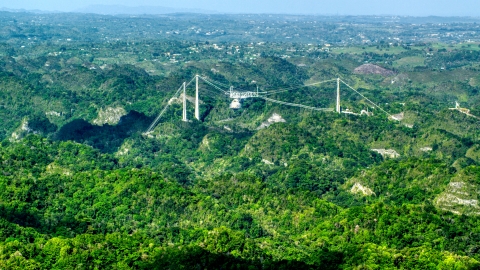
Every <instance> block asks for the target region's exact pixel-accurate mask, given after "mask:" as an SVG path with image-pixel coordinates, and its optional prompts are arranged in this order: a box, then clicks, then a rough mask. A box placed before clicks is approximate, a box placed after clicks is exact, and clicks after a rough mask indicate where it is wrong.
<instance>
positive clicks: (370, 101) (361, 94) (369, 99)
mask: <svg viewBox="0 0 480 270" xmlns="http://www.w3.org/2000/svg"><path fill="white" fill-rule="evenodd" d="M340 81H341V82H342V83H343V84H345V85H346V86H347V87H348V88H350V89H352V90H353V91H354V92H355V93H357V94H359V95H360V96H362V97H363V98H364V99H366V100H367V101H368V102H370V103H372V104H373V105H374V106H375V107H377V108H379V109H380V110H381V111H382V112H384V113H386V114H387V115H388V116H392V115H391V114H390V113H388V112H387V111H385V110H384V109H382V108H381V107H380V106H378V105H377V104H375V103H374V102H373V101H371V100H370V99H368V98H367V97H366V96H364V95H362V94H361V93H360V92H358V91H357V90H355V89H354V88H353V87H351V86H350V85H348V84H347V83H346V82H344V81H343V80H342V79H340Z"/></svg>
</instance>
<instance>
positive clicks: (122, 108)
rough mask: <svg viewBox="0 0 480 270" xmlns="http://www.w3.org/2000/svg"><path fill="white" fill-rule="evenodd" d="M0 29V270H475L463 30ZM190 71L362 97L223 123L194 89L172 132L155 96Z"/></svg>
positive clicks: (237, 113)
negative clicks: (196, 106)
mask: <svg viewBox="0 0 480 270" xmlns="http://www.w3.org/2000/svg"><path fill="white" fill-rule="evenodd" d="M2 14H5V16H3V17H2V19H0V26H1V27H2V28H1V29H2V31H0V35H1V36H2V37H4V42H2V43H0V55H1V57H2V61H1V62H0V119H1V121H0V139H1V144H0V268H1V269H77V268H78V269H109V268H114V269H397V268H399V269H478V268H480V244H479V243H480V219H479V216H480V205H479V203H478V202H479V200H480V120H479V118H478V116H480V98H479V97H480V96H479V94H478V91H479V87H480V73H479V68H480V66H479V65H480V58H479V51H480V49H479V46H478V43H474V42H468V43H462V42H460V37H464V38H471V39H472V40H475V38H476V37H477V36H476V35H475V34H472V33H475V31H477V30H475V29H476V28H478V26H477V24H476V23H471V20H473V19H469V18H464V19H462V20H464V21H463V23H457V22H454V21H453V22H452V21H449V20H454V19H452V18H450V19H444V20H445V22H446V23H444V24H441V25H437V23H438V21H437V20H441V19H440V18H428V19H423V20H424V21H422V19H419V18H399V19H398V20H399V21H397V22H388V23H387V22H384V21H383V20H388V18H383V19H382V18H380V19H379V18H368V17H357V18H337V19H336V18H333V17H301V16H300V17H299V16H295V17H288V16H287V17H282V16H280V15H279V16H273V17H270V18H271V19H261V18H259V17H256V16H254V15H252V16H253V17H249V16H247V15H245V16H243V15H242V16H241V15H232V16H227V15H218V16H213V15H212V16H213V17H208V18H206V17H205V16H203V15H198V16H196V15H185V14H179V15H172V16H170V15H168V16H163V17H161V18H159V17H156V16H150V17H140V18H127V17H121V16H117V17H105V16H100V15H79V14H75V15H71V16H70V17H69V18H68V19H69V20H66V17H65V16H66V15H65V14H56V15H45V14H41V15H38V14H37V15H34V14H23V13H2ZM46 18H49V19H50V20H49V21H48V22H45V20H46ZM165 18H169V20H168V21H165ZM212 18H213V22H212ZM317 19H318V21H315V20H317ZM283 20H284V22H283V23H284V26H283V28H282V27H279V26H278V25H277V26H275V27H274V25H276V24H278V23H279V22H281V21H283ZM338 20H340V21H342V20H343V21H342V22H341V23H340V22H339V21H338ZM418 20H420V21H418ZM456 20H460V18H457V19H456ZM314 21H315V23H314ZM432 22H436V24H433V23H432ZM62 23H64V25H63V24H62ZM145 23H150V26H152V25H156V26H158V27H159V29H157V30H156V31H158V32H159V33H154V32H152V31H151V30H148V31H147V30H146V29H144V28H143V27H144V26H140V25H146V24H145ZM192 23H194V24H196V25H197V26H195V27H194V28H192V26H191V25H190V24H192ZM70 24H75V25H76V26H77V27H70V26H72V25H70ZM259 25H262V27H263V28H265V29H267V28H268V29H270V30H268V31H267V32H268V33H267V32H264V33H261V32H262V31H261V30H255V31H259V32H258V33H256V32H255V33H254V30H252V29H259V28H257V27H259ZM234 26H235V27H234ZM365 26H368V28H366V29H368V31H367V30H365V34H364V37H360V36H357V34H358V33H356V32H355V31H357V30H358V29H359V28H358V27H365ZM396 26H399V27H398V28H402V27H403V28H402V30H401V31H400V30H399V32H397V35H398V36H395V38H396V39H393V40H395V42H389V41H388V39H386V38H378V37H386V36H388V35H391V33H392V31H391V29H392V28H397V27H396ZM137 27H138V29H136V28H137ZM208 27H214V28H212V29H210V28H208ZM160 28H161V29H160ZM197 28H198V29H203V30H201V31H200V30H198V29H197ZM220 28H224V30H219V29H220ZM317 28H321V29H322V30H321V31H324V32H325V33H330V34H329V35H327V36H325V37H324V39H325V40H322V42H330V43H331V45H330V44H329V46H326V45H325V44H323V43H318V42H317V43H315V44H312V43H309V42H311V41H310V39H309V38H312V35H313V33H315V31H317V30H318V29H317ZM135 29H136V30H135ZM176 29H180V30H178V31H177V30H176ZM181 29H183V30H181ZM185 29H187V30H185ZM196 29H197V30H198V31H200V33H206V32H209V33H210V34H208V35H206V34H203V35H200V34H199V33H197V30H196ZM215 29H216V30H215ZM315 29H317V30H315ZM434 30H435V31H437V30H438V31H437V32H435V33H433V32H432V31H434ZM162 31H163V32H162ZM167 31H168V32H169V33H168V34H167V33H166V32H167ZM238 31H240V32H242V33H243V32H245V33H246V32H249V31H252V32H251V33H250V34H248V33H246V34H245V35H243V34H242V35H240V34H239V32H238ZM319 31H320V30H319ZM160 32H161V33H160ZM352 33H356V34H355V39H353V38H352V39H351V40H350V41H349V43H348V44H347V43H346V40H349V39H348V37H349V35H351V34H352ZM448 33H449V34H448ZM157 34H158V35H160V34H161V35H160V36H156V35H157ZM295 34H299V38H298V40H296V41H295V42H291V41H290V40H289V39H288V38H287V37H288V36H290V35H291V36H293V37H294V36H295ZM431 34H438V39H437V40H434V38H432V37H433V36H432V35H431ZM447 34H448V35H447ZM300 36H301V38H300ZM412 36H416V37H415V38H420V40H421V41H420V42H416V43H415V44H413V43H412V41H411V40H410V38H413V37H412ZM434 36H435V35H434ZM74 37H76V38H74ZM107 37H108V38H107ZM125 37H128V38H125ZM231 37H236V38H231ZM435 37H437V36H435ZM367 38H368V39H371V40H377V41H376V42H374V41H369V42H364V41H363V39H367ZM392 38H393V36H392ZM307 39H308V40H307ZM227 40H228V42H227ZM251 40H254V41H255V43H252V42H251ZM432 40H433V41H432ZM417 41H418V40H417ZM446 42H448V43H446ZM365 62H368V63H373V64H376V65H379V66H381V67H383V68H385V69H388V70H392V71H394V72H393V73H391V74H390V75H385V76H383V75H379V74H363V73H362V72H354V70H355V68H357V67H358V66H360V65H362V64H364V63H365ZM195 74H201V75H202V76H206V77H208V78H209V79H211V80H214V81H216V82H219V83H222V84H225V85H226V88H225V89H224V90H227V89H228V86H229V85H233V86H235V89H242V90H251V91H255V90H257V89H259V91H269V90H281V91H279V92H277V93H274V94H272V95H270V96H269V97H271V98H272V99H275V100H281V101H286V102H293V103H301V104H304V105H307V106H314V107H334V105H335V89H336V85H335V82H333V81H332V82H328V83H325V84H319V85H315V86H310V87H304V84H309V83H314V82H318V81H323V80H331V79H333V78H336V77H341V78H342V79H343V80H344V81H345V82H347V83H348V84H349V85H351V86H352V87H354V88H355V89H358V91H360V92H361V93H362V95H363V96H360V95H358V94H356V93H355V92H352V91H350V90H348V89H347V88H344V86H343V85H342V91H341V98H342V109H343V110H344V111H346V109H348V111H350V112H352V114H343V113H342V114H338V113H333V112H320V111H311V110H307V109H301V108H298V107H288V106H283V105H279V104H276V103H271V102H269V101H266V100H263V99H253V98H252V99H246V100H244V101H243V103H242V108H241V109H238V110H231V109H229V107H228V105H229V102H230V101H231V100H230V99H228V98H226V97H225V96H224V94H223V93H222V92H219V91H217V90H218V89H214V88H211V87H210V86H209V85H207V84H205V83H203V82H201V85H200V86H201V91H202V92H201V96H200V99H201V101H202V104H201V112H200V118H201V119H200V121H198V120H195V119H194V120H191V121H188V122H183V121H181V117H182V107H181V104H180V100H179V99H178V97H175V98H173V99H171V97H172V95H173V93H174V92H175V90H176V89H178V87H179V86H180V85H181V84H182V83H183V82H184V81H187V82H188V81H189V80H190V79H191V78H192V76H194V75H195ZM286 89H287V90H289V91H283V90H286ZM187 95H188V96H193V95H194V93H193V88H192V87H191V86H190V87H189V88H188V90H187ZM366 98H368V99H369V100H372V101H374V102H375V103H376V104H377V105H379V106H380V108H381V109H380V108H378V107H372V106H373V105H372V104H371V103H370V102H369V100H367V99H366ZM455 101H459V102H460V106H461V107H464V108H465V109H455V110H451V109H449V108H452V107H455ZM167 103H169V104H170V107H169V108H168V110H166V112H165V114H164V115H163V116H162V118H161V119H160V122H159V124H158V125H157V126H156V128H155V129H154V130H153V132H151V133H149V134H143V132H144V131H145V130H146V129H147V127H148V126H149V125H150V123H151V122H152V121H153V119H154V118H155V117H156V115H157V114H158V113H159V112H160V111H161V110H162V109H163V108H164V107H165V106H166V105H167ZM192 107H193V106H191V103H190V102H189V107H188V111H187V112H188V117H189V118H193V108H192ZM467 108H468V109H470V111H469V113H466V112H467ZM361 110H368V111H369V112H373V115H370V116H367V115H360V114H359V113H360V111H361ZM355 113H356V114H355ZM387 113H390V114H398V115H401V116H398V115H397V116H398V117H402V118H403V119H402V120H401V121H397V120H393V119H392V117H390V118H389V117H388V115H387ZM274 114H275V115H276V118H274V117H272V116H273V115H274ZM269 118H271V119H277V120H278V119H281V120H279V121H277V122H275V121H273V120H271V119H270V121H268V119H269ZM274 122H275V123H274ZM372 149H374V150H372Z"/></svg>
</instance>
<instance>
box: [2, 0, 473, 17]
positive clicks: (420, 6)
mask: <svg viewBox="0 0 480 270" xmlns="http://www.w3.org/2000/svg"><path fill="white" fill-rule="evenodd" d="M89 5H125V6H133V7H135V6H161V7H172V8H191V9H202V10H211V11H217V12H221V13H283V14H320V15H407V16H431V15H434V16H475V17H478V16H480V1H479V0H328V1H327V0H175V1H172V0H170V1H162V0H15V1H12V0H0V8H9V9H27V10H32V9H38V10H45V11H67V12H70V11H75V10H77V9H81V8H85V7H87V6H89Z"/></svg>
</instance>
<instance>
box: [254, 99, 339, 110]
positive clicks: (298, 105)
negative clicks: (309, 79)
mask: <svg viewBox="0 0 480 270" xmlns="http://www.w3.org/2000/svg"><path fill="white" fill-rule="evenodd" d="M259 98H261V99H264V100H267V101H270V102H274V103H278V104H282V105H287V106H293V107H300V108H304V109H309V110H315V111H333V108H317V107H311V106H306V105H302V104H295V103H290V102H285V101H280V100H275V99H271V98H267V97H259Z"/></svg>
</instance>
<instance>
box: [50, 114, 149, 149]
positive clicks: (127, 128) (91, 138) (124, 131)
mask: <svg viewBox="0 0 480 270" xmlns="http://www.w3.org/2000/svg"><path fill="white" fill-rule="evenodd" d="M152 120H153V119H152V118H150V117H147V116H146V115H144V114H143V113H139V112H136V111H130V112H129V113H128V114H127V115H125V116H123V117H122V118H121V119H120V122H119V123H118V124H117V125H114V126H112V125H108V124H107V125H103V126H96V125H92V124H90V123H89V122H87V121H85V120H83V119H75V120H73V121H72V122H70V123H68V124H66V125H64V126H63V127H62V128H61V129H60V130H59V131H57V133H56V134H55V135H54V139H55V140H59V141H67V140H71V141H75V142H78V143H84V144H87V145H90V146H92V147H94V148H97V149H99V150H100V151H101V152H103V153H114V152H116V151H117V150H118V147H120V146H121V145H122V143H123V141H124V140H125V139H126V138H128V137H130V136H132V135H134V134H136V133H140V132H143V131H144V130H146V129H147V128H148V126H149V125H150V123H151V122H152Z"/></svg>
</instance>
